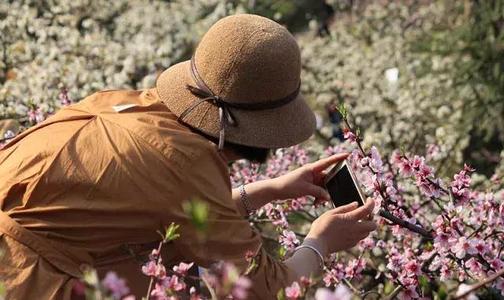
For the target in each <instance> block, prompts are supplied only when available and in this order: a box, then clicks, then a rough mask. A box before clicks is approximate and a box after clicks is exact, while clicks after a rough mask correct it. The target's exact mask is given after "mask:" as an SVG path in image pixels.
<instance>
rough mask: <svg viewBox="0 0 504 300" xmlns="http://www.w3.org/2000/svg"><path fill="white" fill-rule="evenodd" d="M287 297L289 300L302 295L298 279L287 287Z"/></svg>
mask: <svg viewBox="0 0 504 300" xmlns="http://www.w3.org/2000/svg"><path fill="white" fill-rule="evenodd" d="M285 297H287V299H289V300H293V299H298V298H299V297H301V287H300V286H299V283H297V281H294V282H293V283H292V285H291V286H288V287H286V288H285Z"/></svg>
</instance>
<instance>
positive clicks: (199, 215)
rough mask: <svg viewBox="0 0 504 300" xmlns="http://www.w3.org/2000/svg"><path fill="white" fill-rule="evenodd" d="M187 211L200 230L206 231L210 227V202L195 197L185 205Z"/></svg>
mask: <svg viewBox="0 0 504 300" xmlns="http://www.w3.org/2000/svg"><path fill="white" fill-rule="evenodd" d="M183 208H184V211H185V213H186V214H187V215H188V216H189V217H190V218H191V222H192V223H193V225H194V226H195V227H196V230H198V231H199V232H205V231H206V229H207V227H208V204H207V203H206V202H203V201H201V200H198V199H193V200H191V201H189V202H186V203H184V205H183Z"/></svg>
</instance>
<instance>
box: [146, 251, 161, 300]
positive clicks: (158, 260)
mask: <svg viewBox="0 0 504 300" xmlns="http://www.w3.org/2000/svg"><path fill="white" fill-rule="evenodd" d="M163 243H164V241H161V242H159V246H158V248H157V253H158V258H157V260H156V264H159V263H160V262H161V248H162V247H163ZM154 278H156V277H155V276H151V279H150V281H149V288H148V289H147V296H146V297H145V299H147V300H149V299H150V294H151V290H152V285H153V284H154Z"/></svg>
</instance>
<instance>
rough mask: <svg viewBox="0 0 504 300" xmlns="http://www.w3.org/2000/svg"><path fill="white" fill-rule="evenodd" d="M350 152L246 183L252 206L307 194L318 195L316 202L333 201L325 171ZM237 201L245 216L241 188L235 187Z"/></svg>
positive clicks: (254, 207)
mask: <svg viewBox="0 0 504 300" xmlns="http://www.w3.org/2000/svg"><path fill="white" fill-rule="evenodd" d="M347 157H348V153H339V154H335V155H332V156H330V157H328V158H324V159H321V160H318V161H316V162H313V163H309V164H306V165H304V166H302V167H300V168H297V169H296V170H294V171H292V172H289V173H288V174H285V175H283V176H280V177H277V178H274V179H268V180H261V181H256V182H253V183H249V184H247V185H246V186H245V191H246V193H247V197H248V199H249V201H250V204H251V206H252V207H251V208H252V209H254V210H255V209H259V208H260V207H262V206H263V205H265V204H267V203H269V202H271V201H273V200H284V199H292V198H299V197H303V196H308V195H309V196H313V197H315V203H322V202H324V201H328V200H330V196H329V193H327V191H326V190H325V188H324V187H323V185H324V178H325V175H326V173H325V170H326V169H327V168H329V167H330V166H331V165H333V164H335V163H337V162H339V161H341V160H344V159H345V158H347ZM232 197H233V200H234V201H235V202H236V203H237V207H238V210H239V211H240V213H241V214H243V215H244V216H246V215H247V212H246V210H245V208H244V206H243V203H242V201H241V196H240V191H239V190H238V189H233V192H232Z"/></svg>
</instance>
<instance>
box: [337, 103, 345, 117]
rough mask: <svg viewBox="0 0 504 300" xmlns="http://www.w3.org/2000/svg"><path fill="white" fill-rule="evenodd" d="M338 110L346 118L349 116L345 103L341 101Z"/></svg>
mask: <svg viewBox="0 0 504 300" xmlns="http://www.w3.org/2000/svg"><path fill="white" fill-rule="evenodd" d="M337 110H338V111H339V113H340V114H341V116H342V117H343V119H346V118H347V115H348V111H347V109H346V107H345V103H340V104H339V105H338V107H337Z"/></svg>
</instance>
